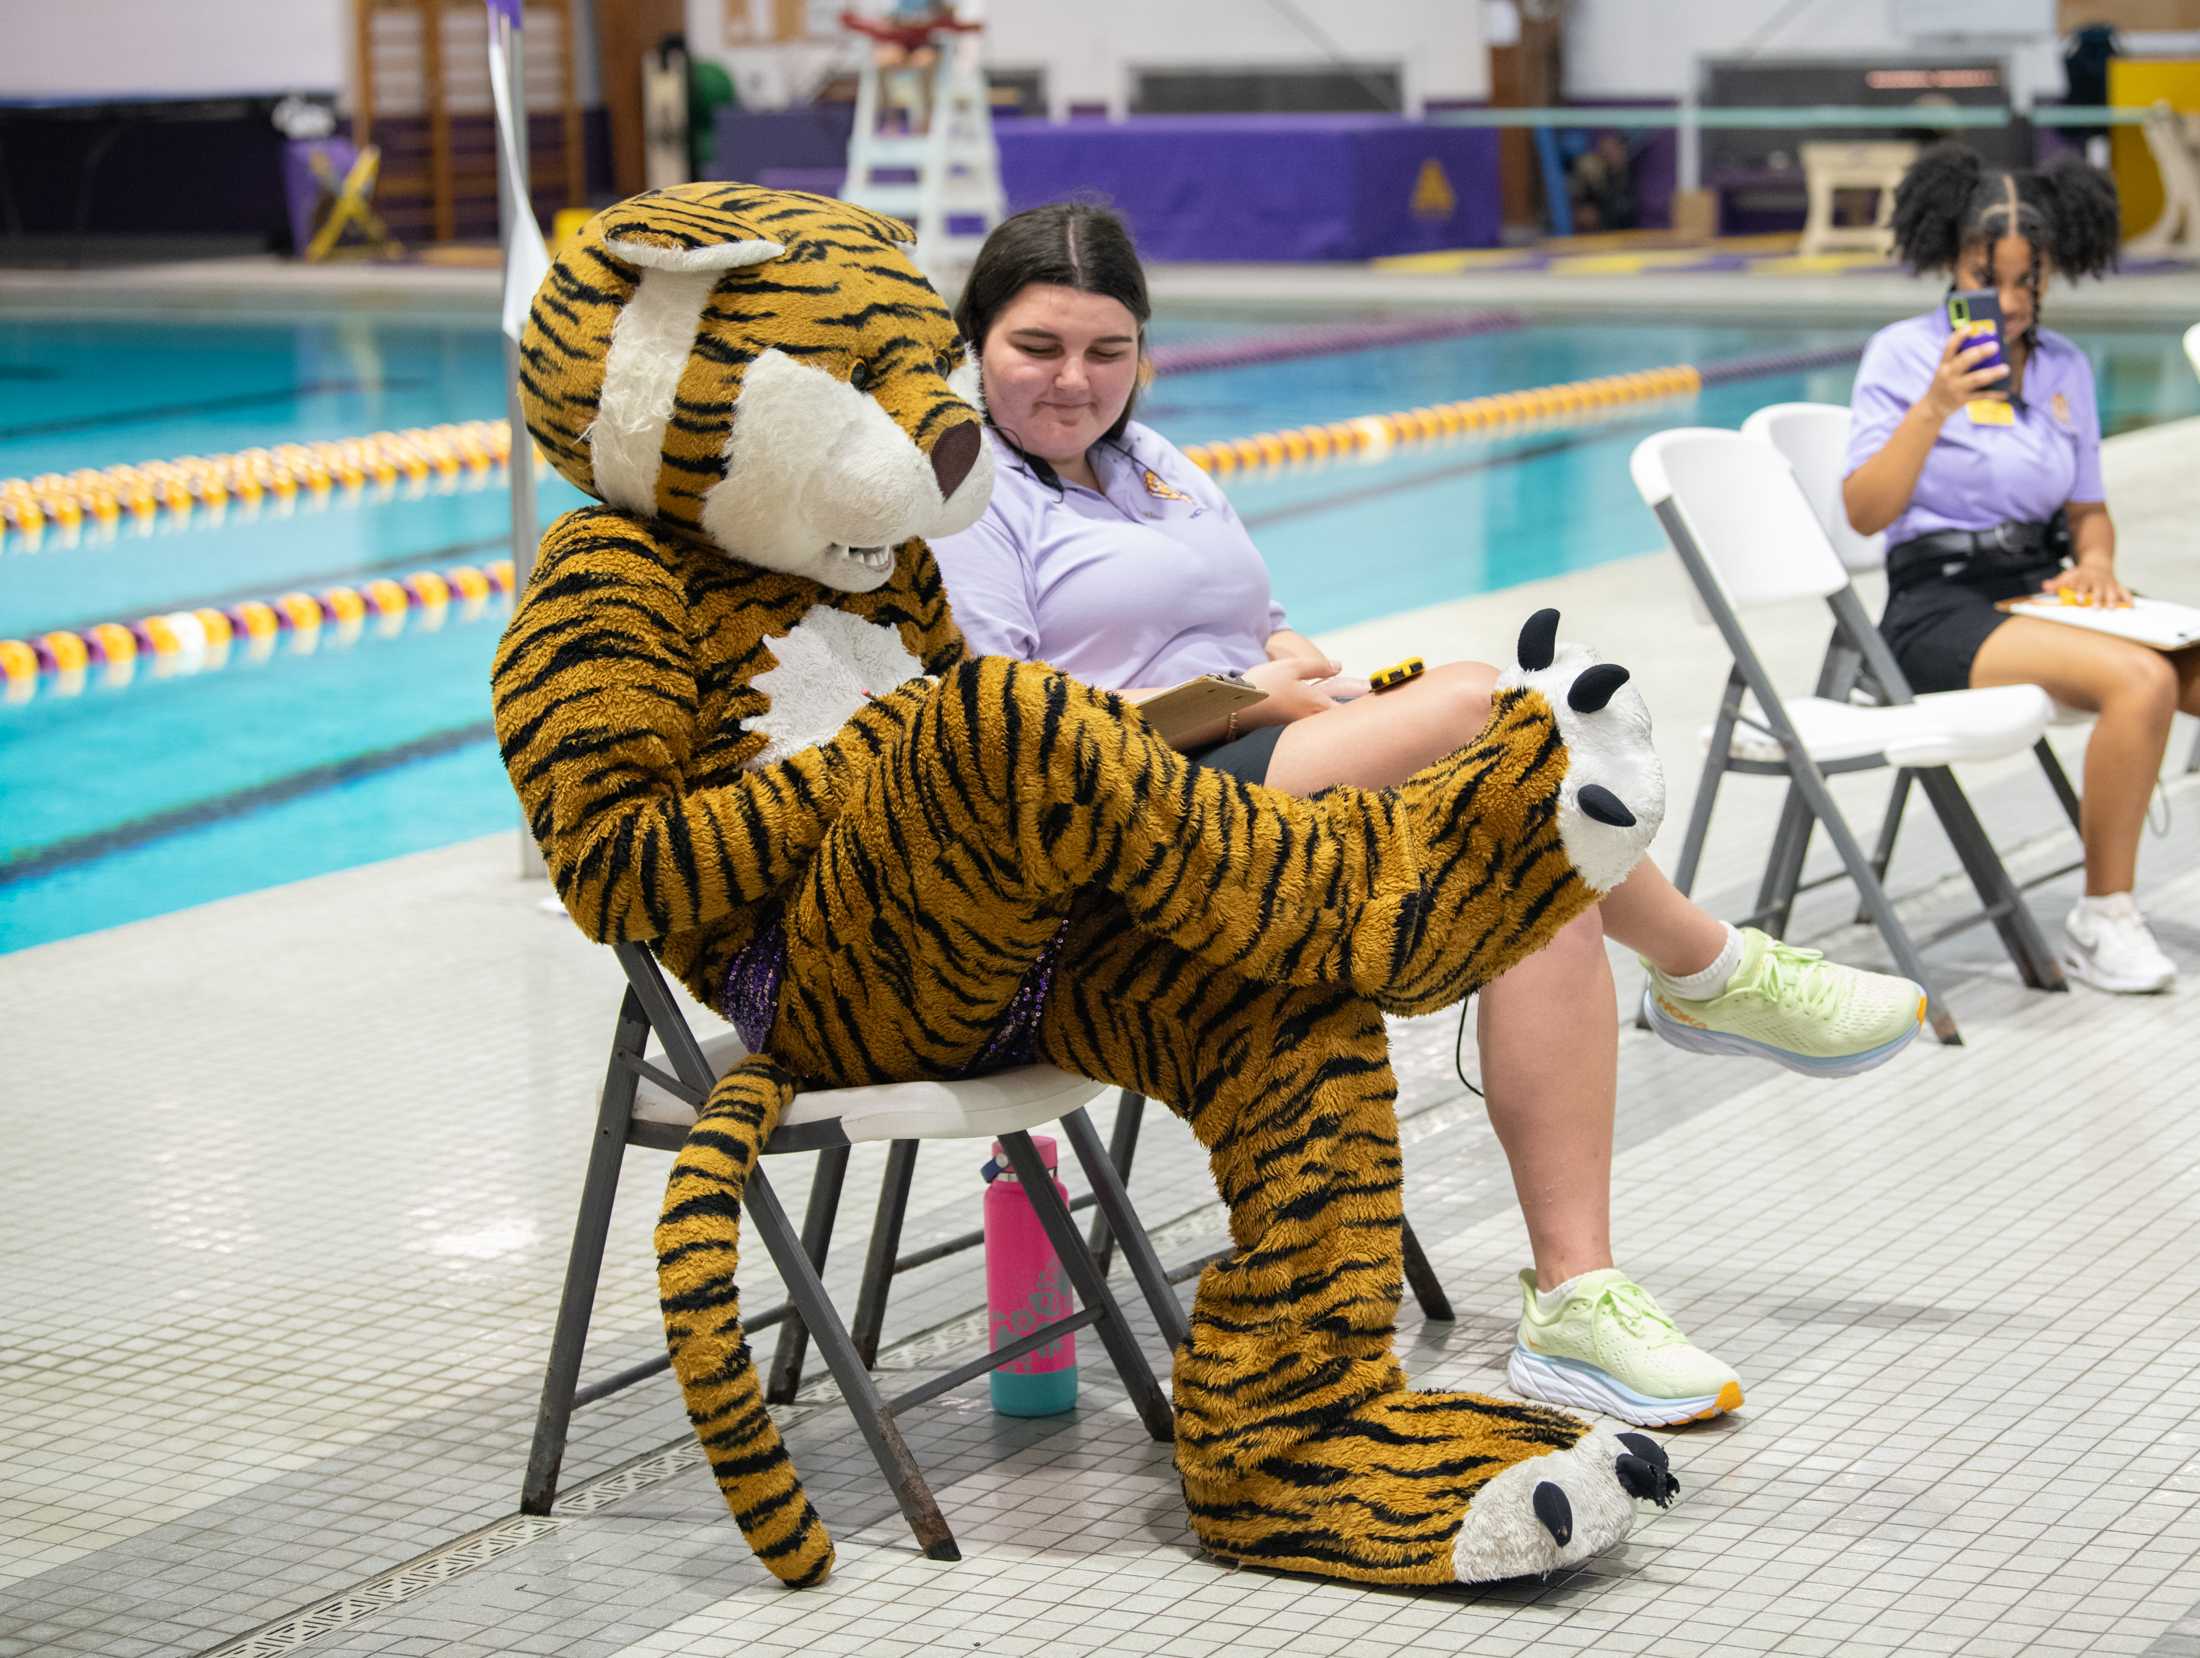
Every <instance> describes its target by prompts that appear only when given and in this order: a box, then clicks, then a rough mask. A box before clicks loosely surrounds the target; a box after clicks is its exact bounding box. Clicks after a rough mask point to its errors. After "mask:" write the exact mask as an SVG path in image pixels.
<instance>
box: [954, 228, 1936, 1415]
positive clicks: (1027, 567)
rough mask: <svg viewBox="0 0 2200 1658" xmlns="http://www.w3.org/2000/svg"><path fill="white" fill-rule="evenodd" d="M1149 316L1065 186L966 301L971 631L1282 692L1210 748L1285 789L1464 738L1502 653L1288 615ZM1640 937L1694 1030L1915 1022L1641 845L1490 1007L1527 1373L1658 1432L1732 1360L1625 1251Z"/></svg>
mask: <svg viewBox="0 0 2200 1658" xmlns="http://www.w3.org/2000/svg"><path fill="white" fill-rule="evenodd" d="M1147 315H1148V306H1147V300H1146V285H1145V277H1144V273H1143V272H1142V271H1141V269H1140V267H1139V263H1138V256H1137V253H1136V252H1135V251H1134V250H1133V248H1132V247H1131V244H1130V238H1129V237H1128V235H1127V234H1126V233H1125V232H1124V229H1123V227H1122V225H1121V224H1120V223H1119V222H1118V221H1117V220H1116V219H1115V218H1114V217H1113V216H1112V215H1110V214H1108V213H1105V212H1102V211H1100V210H1098V209H1095V208H1092V207H1087V206H1082V205H1078V204H1074V203H1069V204H1057V205H1054V206H1050V207H1042V208H1036V209H1033V210H1032V211H1030V212H1028V213H1021V214H1018V215H1017V216H1016V217H1014V218H1012V219H1010V220H1008V221H1007V222H1005V223H1004V224H1002V225H1001V226H999V227H998V228H997V229H996V230H995V231H994V233H993V234H992V236H991V237H989V238H988V239H987V242H986V245H985V248H984V250H983V251H982V252H981V253H980V254H979V256H978V259H977V262H976V264H975V265H974V266H973V268H972V270H971V274H970V278H969V281H968V282H967V283H966V284H965V286H964V289H963V294H962V299H961V303H960V305H959V306H958V308H957V312H956V320H957V321H958V323H959V324H960V325H961V327H962V331H963V335H964V338H966V339H967V340H968V341H969V342H970V344H971V347H972V361H973V363H974V364H975V365H976V367H977V369H978V371H979V374H980V377H981V378H982V386H980V385H976V384H973V385H968V386H965V387H963V388H962V389H963V390H965V392H966V393H978V392H980V391H982V394H983V400H984V404H985V407H986V411H987V420H988V436H989V439H990V441H991V442H992V444H993V446H994V455H995V458H996V460H997V462H998V463H999V464H998V466H997V469H996V473H995V477H996V482H995V484H994V490H993V501H992V504H991V506H990V507H989V508H988V509H987V512H986V515H985V517H984V518H982V519H981V520H979V522H978V523H977V524H976V525H974V526H973V527H971V528H970V529H968V530H965V531H963V532H962V533H961V534H958V535H952V536H946V537H943V538H942V539H940V540H939V541H937V542H935V543H934V544H933V552H934V554H935V556H936V557H937V558H938V560H939V565H940V570H941V573H942V574H943V575H944V577H945V578H946V581H947V589H948V598H949V601H950V602H951V603H952V605H953V607H954V611H955V619H956V621H957V622H958V623H959V624H960V625H961V627H962V630H963V633H964V635H965V637H966V638H967V639H968V640H969V642H970V644H971V647H972V648H973V649H974V650H977V651H980V652H983V653H988V654H994V655H1002V656H1011V657H1015V658H1018V659H1020V660H1023V661H1045V662H1049V663H1051V664H1053V665H1054V666H1055V667H1057V668H1060V669H1062V670H1064V671H1065V672H1067V673H1069V674H1072V675H1073V676H1075V677H1077V678H1079V679H1082V680H1084V681H1086V682H1087V683H1090V684H1093V685H1098V686H1103V687H1106V688H1108V689H1111V690H1118V691H1124V692H1127V693H1133V694H1135V693H1137V692H1140V691H1154V690H1160V689H1165V688H1167V687H1168V686H1171V685H1175V684H1179V683H1181V682H1182V681H1183V680H1185V679H1186V678H1188V677H1190V676H1191V675H1193V674H1198V673H1205V672H1225V673H1228V672H1240V671H1242V672H1243V673H1244V675H1245V677H1246V678H1247V679H1249V680H1251V681H1253V682H1254V683H1255V684H1257V685H1259V686H1260V687H1261V688H1262V689H1263V690H1265V691H1266V692H1267V693H1268V700H1267V701H1266V702H1265V703H1262V704H1260V705H1259V706H1257V707H1256V708H1254V709H1252V710H1251V711H1250V712H1249V714H1248V715H1247V716H1246V718H1245V719H1244V720H1242V721H1241V722H1240V725H1241V727H1242V728H1243V729H1242V732H1241V733H1240V732H1233V733H1232V734H1231V736H1230V740H1227V741H1225V742H1223V743H1222V744H1221V745H1220V746H1218V747H1216V748H1213V749H1210V750H1208V751H1207V752H1206V753H1205V754H1204V755H1202V756H1201V758H1202V759H1203V760H1204V761H1205V763H1206V764H1209V765H1213V766H1219V767H1223V768H1225V769H1227V770H1229V771H1231V772H1233V773H1235V774H1236V775H1238V776H1240V777H1243V778H1245V779H1246V780H1247V781H1248V782H1253V783H1265V784H1266V785H1267V786H1269V787H1272V788H1280V789H1285V790H1289V791H1291V792H1293V793H1311V792H1313V791H1314V790H1316V789H1320V788H1324V787H1327V786H1329V785H1332V784H1337V783H1353V784H1358V785H1361V786H1364V787H1368V788H1387V787H1391V786H1393V785H1395V784H1397V783H1400V782H1402V781H1403V780H1404V779H1405V778H1406V777H1407V776H1408V775H1410V774H1411V773H1412V772H1414V771H1416V770H1418V769H1419V768H1420V767H1422V766H1424V765H1427V764H1429V763H1431V762H1432V761H1434V760H1436V759H1438V758H1440V757H1441V756H1443V755H1444V754H1446V753H1448V752H1450V751H1451V750H1452V749H1454V748H1456V747H1458V746H1459V745H1460V744H1461V743H1463V742H1465V741H1468V740H1470V739H1471V737H1472V736H1473V734H1474V733H1476V732H1478V731H1479V730H1480V729H1481V728H1482V726H1483V724H1484V723H1485V722H1486V720H1487V718H1488V714H1489V695H1490V690H1491V686H1492V683H1493V681H1494V680H1495V677H1496V672H1497V671H1496V669H1494V668H1492V667H1490V666H1489V665H1488V664H1485V663H1450V664H1446V665H1444V666H1441V667H1437V668H1434V669H1432V670H1430V671H1429V672H1428V673H1426V674H1424V675H1423V676H1421V677H1420V678H1419V679H1417V680H1415V681H1413V682H1412V683H1410V684H1408V685H1406V686H1403V687H1401V688H1400V689H1398V690H1397V691H1394V692H1388V693H1386V694H1384V695H1383V696H1381V697H1369V696H1365V695H1361V694H1358V693H1362V692H1364V691H1365V689H1366V687H1365V686H1364V685H1362V684H1358V683H1356V682H1350V681H1346V680H1345V679H1343V678H1342V677H1341V676H1340V675H1339V672H1338V665H1337V664H1336V663H1335V662H1333V661H1331V660H1329V659H1328V657H1326V656H1325V655H1324V654H1323V653H1322V652H1321V651H1319V650H1318V649H1316V648H1315V646H1314V645H1313V644H1312V643H1311V642H1310V641H1308V640H1307V639H1305V638H1303V637H1302V636H1301V635H1299V634H1297V633H1294V632H1292V631H1291V630H1290V629H1289V628H1288V627H1286V626H1285V625H1284V620H1285V619H1284V612H1283V609H1282V607H1281V606H1280V605H1278V604H1277V603H1276V602H1275V599H1274V596H1273V595H1272V594H1271V593H1270V591H1269V584H1268V570H1267V566H1266V565H1265V564H1263V563H1262V561H1261V557H1260V553H1259V551H1258V549H1256V548H1255V547H1254V545H1253V543H1252V539H1251V538H1250V537H1249V536H1248V535H1247V534H1246V533H1245V526H1244V525H1243V524H1242V523H1241V522H1240V521H1239V519H1238V516H1237V514H1236V513H1235V512H1234V511H1232V510H1231V507H1230V503H1229V501H1228V500H1227V499H1226V498H1225V497H1224V495H1223V493H1222V491H1221V490H1220V489H1218V488H1217V487H1216V486H1215V484H1214V482H1213V481H1212V480H1211V479H1209V478H1208V477H1207V475H1206V474H1205V473H1203V472H1201V471H1200V470H1199V468H1197V467H1195V466H1193V465H1192V464H1191V463H1190V462H1189V461H1187V460H1186V459H1185V458H1184V456H1183V455H1182V454H1181V453H1179V452H1178V450H1177V449H1176V448H1175V446H1174V445H1172V444H1171V443H1170V442H1169V441H1168V440H1167V439H1166V438H1163V437H1162V436H1161V435H1160V434H1159V433H1157V432H1154V431H1152V430H1151V429H1149V428H1147V427H1145V426H1142V425H1140V424H1138V423H1137V422H1136V421H1133V420H1132V419H1131V418H1130V415H1131V405H1132V403H1133V401H1134V400H1135V396H1136V390H1137V383H1138V377H1139V373H1140V365H1141V362H1142V358H1143V345H1144V329H1145V322H1146V318H1147ZM1607 929H1609V930H1610V931H1611V933H1612V934H1613V935H1614V936H1615V937H1617V938H1619V939H1621V940H1622V941H1623V942H1625V943H1627V944H1629V945H1631V946H1633V947H1635V948H1637V949H1640V950H1642V951H1644V952H1645V953H1646V965H1648V966H1649V967H1650V969H1651V986H1652V991H1653V997H1652V1007H1653V1019H1654V1021H1655V1022H1657V1023H1658V1026H1659V1028H1660V1029H1661V1030H1663V1031H1665V1032H1666V1033H1667V1034H1668V1036H1669V1037H1671V1038H1672V1039H1674V1040H1678V1041H1680V1042H1681V1045H1683V1046H1688V1047H1695V1048H1700V1049H1709V1050H1711V1051H1729V1052H1745V1053H1756V1054H1762V1055H1766V1056H1769V1057H1773V1058H1776V1059H1778V1060H1779V1061H1781V1062H1782V1063H1784V1064H1787V1065H1789V1066H1790V1067H1791V1068H1794V1069H1797V1070H1801V1071H1805V1072H1809V1073H1813V1074H1818V1075H1847V1074H1850V1073H1852V1072H1854V1071H1856V1070H1860V1069H1864V1068H1866V1067H1867V1066H1869V1065H1872V1064H1876V1063H1879V1062H1880V1061H1882V1060H1884V1059H1885V1058H1887V1057H1889V1056H1890V1055H1891V1054H1892V1053H1893V1052H1894V1051H1895V1050H1896V1049H1897V1048H1899V1047H1901V1046H1902V1045H1903V1043H1905V1042H1907V1041H1908V1040H1909V1039H1910V1038H1911V1037H1912V1036H1914V1035H1915V1034H1916V1032H1917V1026H1918V1008H1919V1006H1920V1004H1921V1002H1922V996H1921V994H1920V992H1919V991H1918V989H1917V987H1916V986H1915V985H1913V984H1911V983H1909V982H1908V981H1907V980H1901V979H1888V978H1885V977H1883V976H1881V975H1876V974H1862V973H1857V972H1855V971H1853V970H1852V969H1849V968H1844V967H1839V966H1836V965H1834V964H1833V963H1830V962H1824V961H1821V960H1819V959H1818V958H1817V956H1816V955H1815V954H1814V953H1812V952H1808V951H1793V950H1789V949H1788V948H1787V947H1786V946H1784V945H1781V944H1779V943H1778V942H1777V941H1774V940H1771V939H1767V938H1766V937H1765V936H1764V935H1763V934H1761V933H1755V932H1752V933H1750V934H1748V935H1747V936H1746V937H1745V936H1744V935H1741V934H1737V933H1736V932H1735V931H1734V930H1733V929H1732V928H1730V927H1728V926H1726V925H1725V924H1724V923H1723V922H1720V921H1718V920H1716V919H1714V918H1713V917H1711V916H1709V915H1707V914H1705V913H1704V912H1703V911H1702V910H1700V909H1698V908H1697V907H1696V906H1695V905H1693V904H1691V903H1690V902H1689V901H1688V900H1687V899H1685V898H1683V897H1682V896H1681V895H1680V894H1679V893H1678V892H1676V891H1675V890H1674V889H1673V886H1672V883H1671V882H1669V881H1667V880H1666V879H1665V877H1664V876H1663V875H1661V874H1660V873H1659V872H1658V871H1657V870H1656V869H1655V868H1654V867H1652V866H1650V865H1648V864H1644V865H1642V866H1641V867H1640V868H1639V869H1638V870H1637V872H1636V874H1635V875H1633V876H1631V877H1629V879H1628V880H1627V881H1625V882H1624V883H1622V884H1621V886H1620V887H1619V888H1618V889H1617V890H1615V891H1614V892H1613V893H1612V894H1611V895H1610V897H1608V898H1607V899H1606V900H1605V903H1604V904H1603V906H1602V916H1601V921H1600V919H1599V912H1598V911H1596V910H1592V911H1590V912H1589V913H1588V914H1587V915H1584V916H1583V917H1581V918H1580V919H1579V920H1578V921H1576V922H1575V923H1573V924H1572V925H1571V926H1569V927H1567V928H1566V929H1565V930H1564V931H1562V932H1561V933H1560V934H1559V936H1558V938H1557V940H1556V941H1555V942H1554V943H1553V944H1552V945H1551V946H1550V947H1549V948H1547V949H1545V950H1544V951H1542V952H1540V953H1539V954H1537V955H1536V956H1533V957H1531V958H1530V959H1529V960H1528V961H1526V962H1524V963H1522V964H1521V965H1520V966H1518V967H1516V968H1514V969H1513V970H1512V971H1511V972H1510V973H1507V974H1506V975H1504V977H1503V978H1501V979H1499V980H1498V981H1497V982H1495V983H1494V984H1491V985H1490V986H1489V987H1488V988H1487V989H1486V990H1485V991H1484V992H1483V993H1482V996H1481V998H1480V1010H1479V1012H1480V1040H1481V1055H1482V1071H1483V1078H1484V1081H1485V1082H1486V1084H1487V1085H1488V1089H1489V1095H1488V1099H1489V1112H1490V1119H1491V1122H1492V1124H1493V1126H1494V1127H1495V1128H1496V1130H1497V1136H1498V1139H1499V1141H1500V1142H1501V1143H1502V1144H1503V1146H1504V1149H1505V1155H1506V1157H1507V1159H1508V1160H1509V1162H1510V1164H1511V1166H1512V1174H1513V1184H1514V1188H1515V1190H1516V1191H1517V1192H1518V1193H1519V1196H1520V1201H1521V1208H1522V1210H1523V1212H1524V1214H1525V1216H1526V1218H1527V1223H1528V1237H1529V1243H1530V1245H1531V1247H1532V1250H1533V1253H1534V1256H1535V1267H1534V1270H1533V1271H1530V1272H1524V1273H1522V1274H1521V1278H1522V1286H1521V1296H1522V1311H1521V1322H1520V1329H1519V1341H1518V1343H1517V1345H1516V1347H1515V1349H1514V1353H1513V1358H1512V1362H1511V1365H1510V1369H1509V1374H1510V1377H1511V1380H1512V1382H1513V1385H1514V1386H1515V1387H1516V1388H1519V1389H1520V1390H1521V1391H1523V1392H1526V1393H1529V1394H1531V1395H1532V1396H1535V1397H1539V1398H1544V1399H1549V1400H1551V1401H1552V1402H1554V1403H1562V1404H1563V1403H1574V1404H1581V1403H1584V1402H1587V1401H1588V1399H1589V1398H1591V1397H1593V1400H1594V1402H1595V1403H1596V1405H1597V1406H1598V1408H1601V1409H1604V1410H1607V1411H1609V1412H1612V1413H1613V1414H1616V1415H1619V1416H1622V1417H1625V1418H1627V1419H1628V1420H1631V1421H1635V1422H1640V1423H1647V1424H1658V1423H1671V1422H1678V1421H1683V1420H1687V1419H1689V1418H1691V1417H1695V1416H1708V1415H1716V1414H1718V1412H1720V1411H1722V1410H1728V1409H1731V1408H1732V1407H1733V1406H1735V1405H1737V1404H1739V1403H1741V1398H1742V1393H1741V1385H1740V1381H1739V1379H1738V1378H1737V1377H1736V1376H1735V1374H1734V1372H1733V1371H1732V1370H1731V1369H1729V1368H1728V1367H1727V1366H1725V1365H1723V1364H1721V1363H1720V1362H1719V1361H1718V1360H1717V1359H1715V1358H1713V1357H1711V1355H1709V1354H1708V1353H1705V1352H1703V1351H1702V1350H1700V1349H1699V1348H1696V1347H1694V1346H1692V1345H1691V1344H1690V1343H1689V1342H1688V1340H1687V1338H1686V1337H1685V1336H1683V1335H1682V1334H1681V1332H1680V1331H1679V1329H1678V1328H1677V1327H1676V1326H1675V1325H1674V1324H1673V1322H1672V1321H1671V1320H1670V1319H1668V1318H1667V1317H1666V1316H1665V1315H1664V1314H1663V1313H1662V1312H1660V1311H1659V1310H1658V1307H1657V1303H1656V1302H1655V1301H1653V1300H1652V1299H1651V1298H1650V1296H1649V1294H1648V1292H1646V1291H1645V1290H1644V1289H1643V1288H1642V1287H1641V1286H1640V1285H1638V1284H1636V1283H1635V1282H1634V1281H1633V1280H1632V1279H1630V1278H1628V1277H1627V1276H1626V1275H1625V1274H1624V1273H1622V1272H1620V1271H1619V1270H1618V1269H1617V1268H1616V1267H1615V1266H1614V1265H1613V1261H1612V1243H1611V1220H1610V1207H1611V1163H1612V1121H1613V1104H1614V1096H1615V1093H1616V1087H1617V1066H1618V1059H1617V1049H1618V1039H1619V1033H1618V1018H1617V1011H1616V996H1615V992H1614V987H1613V982H1612V975H1611V966H1610V963H1609V961H1608V959H1607V957H1606V955H1605V950H1604V934H1605V931H1606V930H1607Z"/></svg>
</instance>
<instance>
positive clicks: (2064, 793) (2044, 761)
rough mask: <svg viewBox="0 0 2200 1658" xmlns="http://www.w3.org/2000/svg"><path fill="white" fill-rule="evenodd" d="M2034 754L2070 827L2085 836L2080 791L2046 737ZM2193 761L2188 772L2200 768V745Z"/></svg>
mask: <svg viewBox="0 0 2200 1658" xmlns="http://www.w3.org/2000/svg"><path fill="white" fill-rule="evenodd" d="M2032 752H2033V753H2034V754H2036V755H2038V756H2039V761H2040V770H2042V771H2044V772H2045V773H2047V786H2048V787H2049V788H2051V789H2053V790H2054V791H2055V798H2056V799H2057V800H2059V801H2061V802H2062V809H2063V814H2064V815H2065V816H2066V817H2068V818H2069V819H2070V827H2071V828H2073V829H2075V830H2077V831H2078V832H2079V833H2080V834H2081V835H2082V834H2084V833H2085V825H2084V824H2083V823H2081V822H2080V821H2079V810H2080V808H2079V803H2078V791H2077V790H2076V789H2074V788H2072V787H2071V786H2070V774H2069V773H2068V772H2066V771H2064V770H2063V767H2062V762H2061V761H2060V760H2058V759H2056V758H2055V751H2054V749H2052V748H2050V747H2049V746H2048V742H2047V739H2046V738H2045V737H2042V738H2041V739H2040V740H2039V741H2038V742H2036V743H2034V744H2033V745H2032ZM2192 761H2193V764H2192V767H2188V768H2187V769H2188V770H2190V769H2193V768H2196V767H2200V743H2195V744H2194V745H2193V750H2192Z"/></svg>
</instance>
